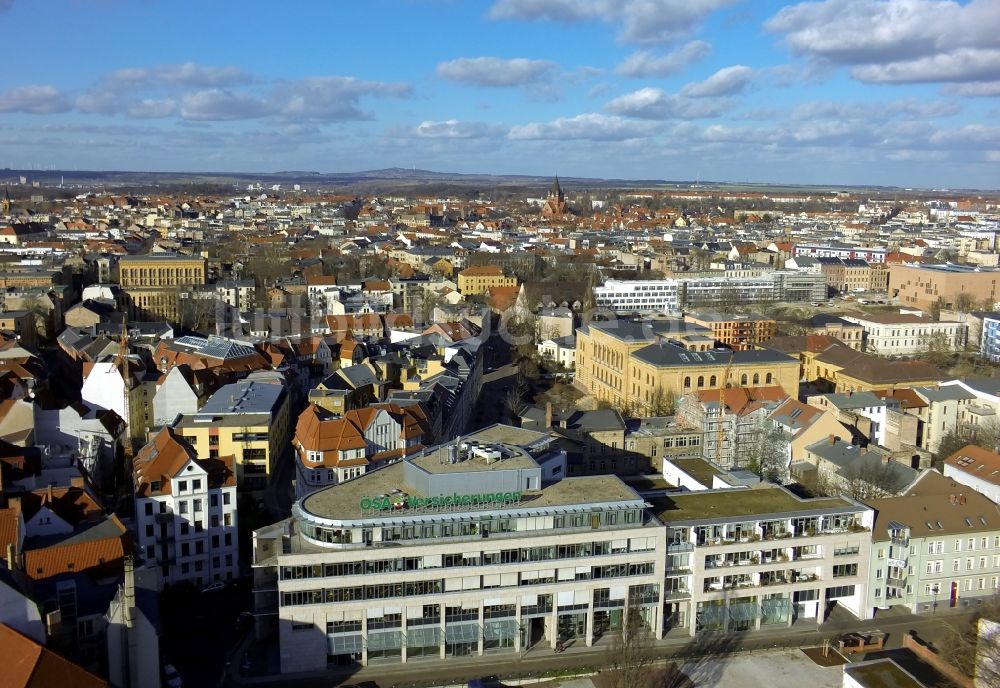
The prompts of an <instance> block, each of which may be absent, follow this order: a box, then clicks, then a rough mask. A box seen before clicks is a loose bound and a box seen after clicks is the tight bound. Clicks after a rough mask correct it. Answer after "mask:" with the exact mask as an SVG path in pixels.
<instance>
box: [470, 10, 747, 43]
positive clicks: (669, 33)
mask: <svg viewBox="0 0 1000 688" xmlns="http://www.w3.org/2000/svg"><path fill="white" fill-rule="evenodd" d="M735 2H737V0H498V1H497V2H496V3H495V4H494V5H493V7H492V8H491V9H490V17H491V18H493V19H517V20H523V21H542V20H547V21H556V22H564V23H575V22H582V21H601V22H605V23H608V24H615V25H617V26H618V27H619V30H618V36H619V38H620V39H621V40H622V41H625V42H627V43H662V42H664V41H670V40H674V39H676V38H678V37H680V36H684V35H686V34H688V33H690V31H691V30H692V29H693V28H694V27H695V25H697V24H698V22H700V21H701V20H702V19H703V18H705V17H706V16H707V15H709V14H711V13H712V12H714V11H716V10H718V9H721V8H723V7H727V6H729V5H732V4H734V3H735Z"/></svg>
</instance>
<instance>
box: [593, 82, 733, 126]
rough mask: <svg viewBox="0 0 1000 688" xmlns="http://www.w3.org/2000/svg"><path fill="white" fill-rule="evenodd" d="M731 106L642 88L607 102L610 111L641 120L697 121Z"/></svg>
mask: <svg viewBox="0 0 1000 688" xmlns="http://www.w3.org/2000/svg"><path fill="white" fill-rule="evenodd" d="M730 106H731V103H730V101H728V100H726V99H722V98H688V97H686V96H681V95H676V94H671V93H666V92H664V91H662V90H661V89H658V88H652V87H646V88H640V89H639V90H638V91H633V92H631V93H626V94H625V95H623V96H619V97H617V98H615V99H614V100H612V101H611V102H609V103H608V104H607V105H606V106H605V107H606V108H607V110H609V111H610V112H613V113H615V114H618V115H626V116H628V117H638V118H641V119H701V118H704V117H716V116H717V115H720V114H722V113H723V112H725V111H726V110H727V109H729V107H730Z"/></svg>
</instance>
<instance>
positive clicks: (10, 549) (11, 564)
mask: <svg viewBox="0 0 1000 688" xmlns="http://www.w3.org/2000/svg"><path fill="white" fill-rule="evenodd" d="M16 564H17V551H16V550H15V549H14V543H13V542H11V543H10V544H8V545H7V570H8V571H14V570H16Z"/></svg>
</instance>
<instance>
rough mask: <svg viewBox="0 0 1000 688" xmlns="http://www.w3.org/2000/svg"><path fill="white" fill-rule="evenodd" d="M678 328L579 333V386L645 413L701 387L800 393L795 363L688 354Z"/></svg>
mask: <svg viewBox="0 0 1000 688" xmlns="http://www.w3.org/2000/svg"><path fill="white" fill-rule="evenodd" d="M674 329H675V324H674V323H669V322H656V321H645V322H636V321H631V320H618V321H611V322H602V323H591V324H590V325H589V326H588V327H585V328H580V329H578V330H577V350H576V370H577V374H576V382H577V385H578V386H579V387H581V388H582V389H584V390H585V391H586V392H587V393H589V394H592V395H593V396H594V397H596V398H597V399H598V400H599V401H605V402H607V403H609V404H611V405H613V406H617V407H623V406H636V407H638V409H639V410H642V411H644V412H646V413H655V409H656V406H657V405H658V400H659V399H660V398H661V397H663V396H664V395H670V394H673V395H675V396H678V397H679V396H681V395H683V394H688V393H690V392H694V391H697V390H700V389H719V388H721V387H747V386H752V387H759V386H762V385H763V386H772V385H777V386H780V387H781V388H782V389H783V390H784V391H785V392H786V393H787V394H789V395H790V396H794V395H796V394H798V384H799V362H798V360H797V359H795V358H792V357H791V356H786V355H785V354H782V353H779V352H776V351H771V350H767V349H760V350H754V351H730V350H729V349H712V350H709V351H689V350H687V349H685V348H684V347H683V346H682V345H680V344H677V343H674V342H673V341H672V337H671V331H672V330H674ZM727 370H728V376H727Z"/></svg>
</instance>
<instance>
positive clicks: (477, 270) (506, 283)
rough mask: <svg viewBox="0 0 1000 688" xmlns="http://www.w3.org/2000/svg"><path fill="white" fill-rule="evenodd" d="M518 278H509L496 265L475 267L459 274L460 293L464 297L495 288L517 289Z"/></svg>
mask: <svg viewBox="0 0 1000 688" xmlns="http://www.w3.org/2000/svg"><path fill="white" fill-rule="evenodd" d="M516 286H517V278H516V277H507V276H506V275H504V274H503V270H502V269H500V268H499V267H497V266H496V265H474V266H473V267H471V268H466V269H464V270H462V271H461V272H460V273H458V291H459V292H460V293H461V294H462V295H463V296H468V295H469V294H483V293H485V292H487V291H489V290H490V289H492V288H493V287H516Z"/></svg>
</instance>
